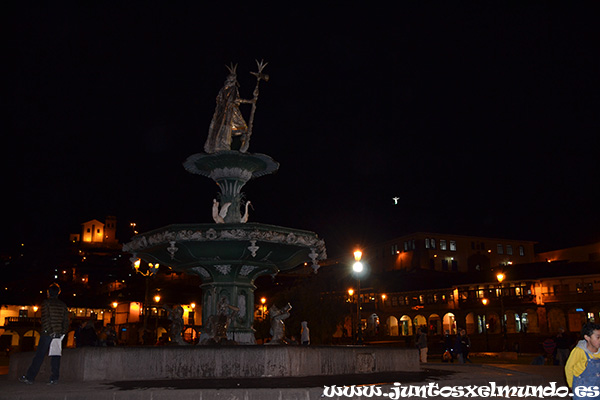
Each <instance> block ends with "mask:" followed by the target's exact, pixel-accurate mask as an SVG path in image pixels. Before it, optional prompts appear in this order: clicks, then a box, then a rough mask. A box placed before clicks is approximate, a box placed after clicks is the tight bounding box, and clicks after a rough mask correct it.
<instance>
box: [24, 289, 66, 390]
mask: <svg viewBox="0 0 600 400" xmlns="http://www.w3.org/2000/svg"><path fill="white" fill-rule="evenodd" d="M47 293H48V298H47V299H46V300H44V302H43V303H42V336H41V337H40V342H39V343H38V348H37V351H36V353H35V356H34V357H33V361H32V362H31V366H30V367H29V369H28V370H27V373H26V374H25V375H23V376H22V377H21V378H19V380H20V381H21V382H23V383H26V384H28V385H31V384H33V381H34V380H35V377H36V376H37V374H38V372H39V371H40V367H41V366H42V362H44V358H45V357H46V354H48V351H49V349H50V343H51V342H52V339H56V338H59V339H61V340H62V338H64V336H65V335H66V334H67V332H68V330H69V310H68V308H67V305H66V304H65V303H64V302H62V301H61V300H59V299H58V295H59V294H60V286H58V285H57V284H56V283H53V284H52V285H50V287H49V288H48V291H47ZM60 357H61V356H50V365H51V367H52V373H51V375H50V382H49V383H48V384H49V385H55V384H57V383H58V377H59V373H60Z"/></svg>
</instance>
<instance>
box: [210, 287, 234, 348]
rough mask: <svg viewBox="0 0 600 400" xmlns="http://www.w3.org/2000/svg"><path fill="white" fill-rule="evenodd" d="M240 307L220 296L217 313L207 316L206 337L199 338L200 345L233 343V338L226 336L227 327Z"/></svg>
mask: <svg viewBox="0 0 600 400" xmlns="http://www.w3.org/2000/svg"><path fill="white" fill-rule="evenodd" d="M239 311H240V309H239V308H238V307H234V306H232V305H230V304H229V302H228V301H227V298H225V297H222V298H221V300H219V303H218V304H217V314H216V315H211V316H210V317H209V318H208V327H207V331H208V337H207V338H205V339H203V340H201V342H200V344H202V345H216V344H218V345H234V344H237V343H236V342H235V341H234V340H229V339H228V338H227V329H229V326H230V324H231V321H232V320H233V319H234V318H235V317H236V316H237V314H238V312H239Z"/></svg>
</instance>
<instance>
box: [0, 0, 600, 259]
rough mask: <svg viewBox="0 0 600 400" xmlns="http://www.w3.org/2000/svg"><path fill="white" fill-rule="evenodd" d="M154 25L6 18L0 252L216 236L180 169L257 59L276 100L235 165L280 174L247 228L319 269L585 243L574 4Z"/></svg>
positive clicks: (587, 167)
mask: <svg viewBox="0 0 600 400" xmlns="http://www.w3.org/2000/svg"><path fill="white" fill-rule="evenodd" d="M157 3H158V2H125V3H122V4H116V3H112V4H111V5H108V3H95V4H91V3H89V2H88V3H85V2H84V3H81V2H80V3H79V4H75V3H73V4H71V5H68V6H67V5H64V3H61V4H62V5H56V4H52V5H46V6H40V5H32V4H29V3H28V4H27V6H16V5H14V4H13V5H12V7H11V6H6V5H3V8H4V11H3V14H4V15H5V19H6V21H7V22H6V23H7V26H8V32H7V34H6V39H7V40H5V43H6V46H5V50H4V55H5V57H4V65H5V68H6V67H8V68H7V70H6V69H5V71H6V72H5V75H4V76H5V78H6V79H5V80H6V81H7V83H8V89H9V91H8V96H7V97H5V98H6V102H5V111H8V112H7V113H6V112H5V115H7V116H8V119H5V129H3V131H4V134H3V135H2V136H3V146H2V187H3V190H2V192H3V198H5V199H6V198H8V202H6V201H5V202H4V204H5V207H6V208H4V213H5V215H6V219H5V220H4V222H3V223H2V224H1V226H0V230H1V232H2V243H3V245H7V244H10V243H17V242H20V241H25V242H33V243H35V242H52V241H61V240H66V238H67V237H68V234H69V233H71V232H73V233H75V232H78V230H79V224H80V223H81V222H84V221H87V220H90V219H93V218H96V219H100V220H103V218H104V216H106V215H116V216H117V218H118V220H119V223H121V226H122V227H124V226H125V225H126V224H128V223H129V222H130V221H135V222H137V223H138V226H139V229H140V230H141V231H146V230H150V229H154V228H158V227H160V226H163V225H166V224H170V223H183V222H212V219H211V204H212V199H213V198H214V197H215V194H216V193H217V187H216V185H215V184H214V183H213V182H212V181H210V180H209V179H207V178H203V177H200V176H195V175H191V174H189V173H187V172H186V171H185V170H184V169H183V167H182V165H181V164H182V162H183V161H184V160H185V159H186V158H187V157H188V156H189V155H191V154H194V153H198V152H202V151H203V143H204V141H205V139H206V134H207V131H208V125H209V123H210V119H211V116H212V113H213V111H214V105H215V96H216V94H217V92H218V90H219V89H220V88H221V86H222V85H223V82H224V79H225V77H226V75H227V70H226V69H225V67H224V65H225V64H229V63H230V62H236V63H239V67H238V80H239V81H240V85H241V87H240V92H241V95H242V97H244V98H250V97H251V96H252V90H253V88H254V84H255V78H254V77H253V76H251V75H250V74H249V72H250V71H255V69H256V67H255V63H254V60H255V59H259V60H260V59H264V60H266V61H268V62H269V65H268V66H267V68H266V70H265V72H266V73H268V74H269V75H270V78H271V79H270V81H269V82H267V83H264V82H263V84H261V92H260V98H259V102H258V107H257V111H256V119H255V124H254V132H253V133H254V134H253V137H252V142H251V144H250V151H251V152H255V153H264V154H268V155H270V156H271V157H273V158H274V159H275V160H276V161H278V162H280V163H281V167H280V170H279V172H278V173H277V174H276V175H273V176H267V177H263V178H260V179H258V180H256V181H252V182H250V183H249V184H248V185H246V187H245V188H244V192H245V193H246V196H247V198H248V199H249V200H251V201H252V203H253V204H254V207H255V210H254V211H253V212H252V214H251V220H253V221H256V222H264V223H270V224H276V225H283V226H290V227H295V228H301V229H307V230H312V231H315V232H317V233H318V234H319V235H320V236H321V237H323V238H324V239H325V241H326V244H327V246H328V250H329V254H330V255H333V256H335V255H339V254H340V253H342V252H347V251H349V250H350V249H351V247H352V246H353V245H354V244H355V243H368V242H372V241H376V240H382V239H387V238H391V237H393V236H395V235H401V234H406V233H410V232H414V231H419V230H427V231H434V232H443V233H456V234H466V235H486V236H492V237H505V238H516V239H526V240H533V241H539V242H541V243H543V244H545V245H547V246H562V245H573V244H578V243H582V242H587V241H591V240H600V230H599V229H598V227H599V226H600V207H599V206H598V205H599V204H600V189H599V188H600V183H599V182H600V166H599V162H598V149H599V141H598V134H599V133H600V118H599V115H600V112H599V110H600V94H599V93H600V65H599V59H600V57H599V54H600V50H599V46H598V44H599V40H598V38H600V32H599V31H600V28H599V25H598V17H599V16H598V14H597V13H595V12H593V10H592V9H591V8H588V6H586V5H585V4H584V3H580V2H577V3H576V4H571V3H575V2H564V3H563V4H559V5H552V4H547V3H546V2H520V3H521V4H519V5H512V6H509V5H504V4H501V2H473V3H472V4H470V3H467V2H460V4H461V5H460V6H459V5H457V4H455V3H458V2H442V1H440V2H423V1H414V2H400V3H398V4H396V6H395V9H394V11H392V10H391V9H389V8H387V7H379V8H378V7H373V6H368V5H367V4H366V3H362V4H361V6H352V5H344V6H343V7H342V6H340V7H333V6H328V7H327V8H322V7H319V8H312V9H311V8H310V7H308V6H306V5H302V6H300V5H292V4H291V3H285V4H283V5H282V6H270V7H261V6H250V5H245V6H238V7H236V6H234V5H233V3H229V2H227V3H223V4H227V6H228V8H225V7H223V8H220V7H219V6H204V5H197V4H196V3H200V2H178V4H177V5H164V4H163V5H160V6H159V5H157ZM242 112H243V113H245V115H246V117H247V116H248V115H249V108H243V109H242ZM395 196H397V197H399V201H398V205H394V202H393V200H392V198H393V197H395ZM121 235H122V238H123V239H126V238H128V236H129V232H128V231H127V230H125V229H124V228H123V230H122V232H121Z"/></svg>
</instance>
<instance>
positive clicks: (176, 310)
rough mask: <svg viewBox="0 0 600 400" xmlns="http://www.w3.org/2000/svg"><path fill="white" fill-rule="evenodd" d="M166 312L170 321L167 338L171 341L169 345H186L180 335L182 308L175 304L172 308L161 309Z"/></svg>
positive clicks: (181, 330)
mask: <svg viewBox="0 0 600 400" xmlns="http://www.w3.org/2000/svg"><path fill="white" fill-rule="evenodd" d="M163 308H164V309H165V310H166V311H167V315H168V317H169V319H170V320H171V328H170V329H169V337H170V339H171V341H170V342H169V344H175V345H186V344H188V343H186V342H185V341H184V340H183V338H182V337H181V334H182V333H183V308H182V307H181V306H180V305H178V304H175V305H174V306H173V307H172V308H169V307H167V306H164V307H163Z"/></svg>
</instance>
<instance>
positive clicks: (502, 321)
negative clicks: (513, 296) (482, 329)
mask: <svg viewBox="0 0 600 400" xmlns="http://www.w3.org/2000/svg"><path fill="white" fill-rule="evenodd" d="M504 278H506V276H505V275H504V274H503V273H502V272H500V273H499V274H498V275H496V279H498V284H499V285H498V286H499V287H500V312H501V316H500V326H501V328H502V351H506V322H505V321H504V295H503V294H502V281H503V280H504Z"/></svg>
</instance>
